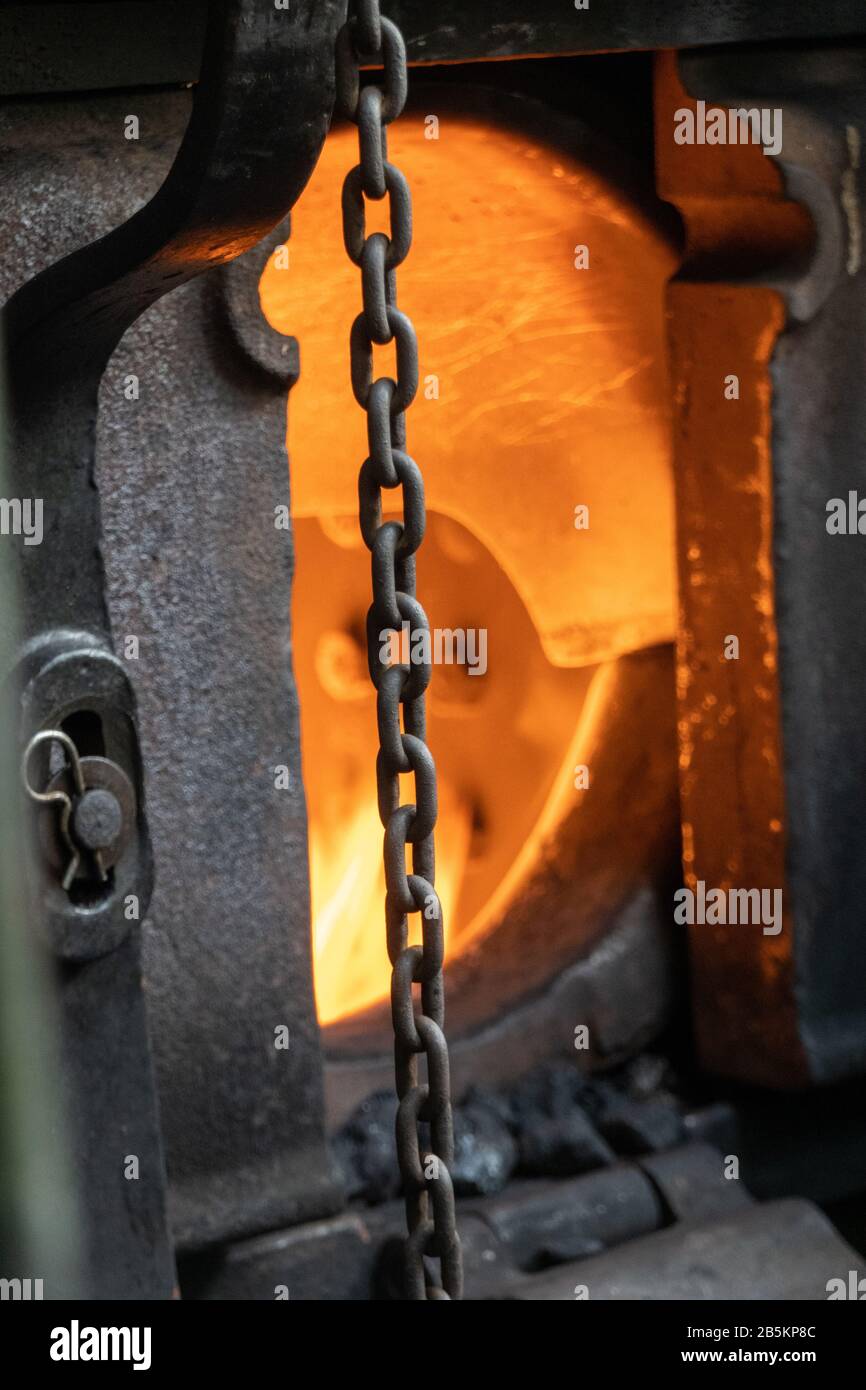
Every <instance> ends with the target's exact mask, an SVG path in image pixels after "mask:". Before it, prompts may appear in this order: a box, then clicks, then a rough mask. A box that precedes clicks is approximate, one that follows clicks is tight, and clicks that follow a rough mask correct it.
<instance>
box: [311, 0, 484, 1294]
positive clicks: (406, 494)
mask: <svg viewBox="0 0 866 1390" xmlns="http://www.w3.org/2000/svg"><path fill="white" fill-rule="evenodd" d="M362 64H366V65H368V66H369V65H373V66H377V67H380V68H381V69H382V73H381V85H375V84H365V85H363V86H362V84H361V77H360V68H361V66H362ZM336 84H337V104H338V108H339V109H340V110H341V111H342V114H343V115H344V116H347V117H348V119H349V120H350V121H353V122H354V124H355V125H357V127H358V145H359V161H360V162H359V163H358V164H357V165H356V166H355V168H354V169H350V171H349V173H348V174H347V175H346V179H345V182H344V184H343V198H342V206H343V240H344V242H345V245H346V252H347V254H348V256H349V258H350V260H352V261H353V262H354V263H355V265H357V266H359V267H360V270H361V293H362V302H363V310H362V312H361V313H360V314H359V315H358V317H357V318H356V319H355V322H354V323H353V324H352V331H351V335H350V340H349V341H350V362H351V375H352V390H353V392H354V394H355V399H356V400H357V401H358V403H359V405H361V406H362V407H363V409H364V410H365V411H366V412H367V435H368V447H369V455H368V457H367V458H366V459H365V461H364V464H363V466H362V468H361V472H360V476H359V478H358V504H359V514H360V523H361V534H362V536H363V538H364V541H365V543H366V545H367V547H368V549H369V550H370V552H371V561H372V586H373V602H372V604H371V606H370V609H369V612H368V614H367V655H368V661H369V667H370V678H371V680H372V682H373V684H374V686H375V687H376V717H377V722H378V728H379V755H378V758H377V760H376V787H377V793H378V801H379V815H380V817H381V820H382V824H383V825H384V827H385V846H384V857H385V884H386V890H387V891H386V895H385V927H386V937H387V944H388V956H389V958H390V961H391V966H392V974H391V1013H392V1018H393V1022H394V1064H395V1074H396V1087H397V1097H398V1101H399V1105H398V1110H397V1153H398V1157H399V1162H400V1174H401V1178H402V1182H403V1192H404V1195H405V1200H406V1221H407V1226H408V1232H409V1234H408V1237H407V1239H406V1242H405V1245H404V1255H405V1292H406V1296H407V1298H411V1299H421V1300H424V1299H440V1298H452V1299H453V1298H460V1297H461V1295H462V1286H463V1268H462V1257H461V1251H460V1240H459V1237H458V1235H457V1227H456V1220H455V1212H454V1187H453V1184H452V1181H451V1174H450V1171H449V1169H450V1167H451V1166H452V1164H453V1162H454V1133H453V1125H452V1119H451V1083H450V1074H449V1064H448V1045H447V1043H446V1041H445V1035H444V1032H443V1025H444V1021H445V1008H444V989H443V981H442V965H443V958H444V932H443V920H442V906H441V903H440V901H439V897H438V895H437V893H436V888H435V879H436V873H435V857H434V850H433V830H434V827H435V825H436V813H437V797H436V767H435V764H434V762H433V757H432V755H431V753H430V750H429V748H428V747H427V743H426V739H425V713H424V692H425V690H426V688H427V685H428V684H429V681H430V674H431V672H430V664H429V661H424V662H420V663H419V662H417V661H410V662H407V663H405V664H395V663H394V662H392V661H384V660H383V659H382V648H383V645H384V644H385V643H386V642H389V641H390V642H391V644H392V645H393V644H394V643H396V642H400V644H401V646H402V645H403V644H404V643H405V637H404V632H405V633H407V635H408V642H409V648H408V649H409V653H410V654H414V652H415V650H416V645H417V636H418V634H419V633H422V634H429V630H430V629H429V624H428V622H427V616H426V614H425V612H424V610H423V608H422V607H421V605H420V603H419V602H418V600H417V598H416V597H415V559H414V556H415V552H416V551H417V549H418V547H419V545H420V544H421V541H422V539H423V536H424V525H425V512H424V483H423V480H422V477H421V472H420V470H419V468H418V466H417V464H416V463H415V462H414V461H413V460H412V459H411V458H410V457H409V455H408V454H407V453H406V452H405V445H406V423H405V414H404V412H405V411H406V410H407V408H408V407H409V406H410V405H411V404H412V400H413V398H414V396H415V392H416V391H417V389H418V344H417V341H416V338H415V330H414V328H413V326H412V322H411V320H410V319H409V318H408V317H407V316H406V314H404V313H401V311H400V310H399V309H398V308H397V283H396V276H395V273H394V272H395V271H396V269H397V267H398V266H399V265H401V264H402V262H403V261H404V260H405V258H406V255H407V254H408V251H409V247H410V246H411V243H412V200H411V196H410V193H409V185H408V184H407V182H406V180H405V178H404V177H403V175H402V174H401V173H400V171H399V169H396V168H395V167H394V165H393V164H391V163H389V161H388V141H387V127H388V125H390V123H391V122H392V121H393V120H395V119H396V118H397V116H399V115H400V112H401V111H402V110H403V106H404V105H405V102H406V91H407V73H406V48H405V45H404V43H403V38H402V35H401V33H400V31H399V29H398V28H397V27H396V25H395V24H393V23H392V22H391V21H390V20H389V19H385V18H384V16H383V15H381V14H380V13H379V3H378V0H350V3H349V17H348V20H347V22H346V23H345V24H344V25H343V27H342V28H341V30H340V32H339V34H338V35H337V45H336ZM385 197H387V198H388V200H389V214H390V235H389V236H385V234H384V233H382V232H374V233H373V234H372V235H371V236H369V237H368V236H367V234H366V207H365V200H366V199H368V198H369V199H373V200H377V201H381V200H382V199H383V198H385ZM392 342H393V343H394V345H395V350H396V357H397V374H396V380H394V379H392V378H391V377H380V378H378V379H376V380H375V381H374V380H373V345H374V344H376V345H380V346H381V345H384V344H387V343H392ZM383 488H388V489H395V488H399V489H400V491H401V497H402V504H403V521H402V522H394V521H387V522H384V523H383V521H382V489H383ZM404 625H405V626H404ZM401 654H402V653H401ZM401 707H402V726H401ZM408 774H411V775H412V777H413V779H414V783H415V800H414V803H406V804H403V805H401V804H400V776H401V775H408ZM407 845H409V846H411V851H412V872H411V873H408V872H407V869H406V848H407ZM416 912H417V913H419V914H420V923H421V944H420V945H410V944H409V924H408V916H409V914H410V913H416ZM415 986H420V1010H416V1001H415V995H414V989H415ZM420 1057H424V1059H425V1062H426V1073H427V1074H426V1084H422V1083H421V1082H420V1080H419V1070H418V1060H419V1058H420ZM428 1133H429V1142H428V1141H427V1140H426V1137H425V1136H426V1135H427V1134H428ZM434 1261H438V1264H439V1276H440V1278H439V1282H438V1283H437V1282H435V1280H434V1277H433V1276H432V1274H431V1272H430V1271H431V1265H432V1262H434Z"/></svg>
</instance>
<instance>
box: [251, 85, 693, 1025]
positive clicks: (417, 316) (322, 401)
mask: <svg viewBox="0 0 866 1390" xmlns="http://www.w3.org/2000/svg"><path fill="white" fill-rule="evenodd" d="M437 100H440V98H439V97H438V96H437ZM441 104H442V102H441V101H440V105H441ZM439 134H440V138H439V139H438V140H435V141H431V140H428V139H425V125H424V120H423V116H418V117H417V118H415V119H414V120H413V118H412V117H404V119H403V120H402V121H401V122H399V123H398V124H397V125H396V126H395V127H394V128H393V130H392V131H390V132H389V140H390V142H391V147H392V152H393V157H394V160H395V162H396V163H398V164H399V165H400V167H401V168H402V169H403V170H404V172H405V173H406V175H407V177H408V179H409V183H410V185H411V187H412V190H413V198H414V208H415V225H416V236H415V244H414V246H413V250H412V252H411V254H410V256H409V258H408V260H407V261H406V263H405V266H404V267H403V270H402V275H401V280H400V295H401V304H403V306H404V307H405V309H406V311H407V312H408V313H409V314H410V316H411V317H412V319H413V321H414V322H415V325H416V327H417V330H418V337H419V343H420V350H421V354H422V359H421V389H420V390H419V394H418V397H417V399H416V402H415V403H414V405H413V407H412V409H411V411H410V413H409V415H408V417H407V423H408V430H409V451H410V453H411V454H412V455H413V457H415V458H416V459H417V461H418V463H419V464H420V466H421V468H422V471H423V473H424V476H425V481H426V490H427V505H428V509H429V519H428V520H429V524H428V534H427V538H426V540H425V543H424V545H423V547H422V549H421V551H420V552H419V557H418V577H419V584H418V588H419V596H420V597H421V599H422V602H423V604H424V607H425V609H426V610H427V613H428V615H429V617H430V621H431V625H433V626H435V627H440V628H452V629H453V628H459V629H464V630H468V629H473V630H481V629H483V630H484V633H485V636H486V640H487V651H488V669H487V671H486V673H485V674H484V675H483V676H482V675H480V674H479V675H478V676H476V677H474V678H473V677H472V676H470V674H469V671H468V669H467V667H466V666H465V665H463V666H460V665H457V664H442V665H435V666H434V672H433V680H432V683H431V686H430V690H429V692H428V713H429V717H428V737H429V742H430V746H431V749H432V752H433V754H434V757H435V758H436V762H437V768H438V772H439V801H440V812H439V822H438V826H437V831H436V844H437V875H436V886H437V890H438V892H439V894H440V897H441V900H442V905H443V911H444V920H445V930H446V941H447V944H448V948H449V952H450V954H453V953H454V952H455V951H458V950H460V949H461V947H462V946H463V945H464V944H465V943H466V942H467V941H468V940H469V939H470V938H477V937H478V936H479V935H480V934H482V933H483V932H484V931H485V930H486V929H487V928H488V927H490V926H491V925H492V924H493V923H494V922H495V919H496V916H497V915H498V914H501V912H502V911H503V910H505V909H507V902H508V899H509V897H510V896H511V895H512V894H513V893H514V892H515V891H516V890H517V889H518V888H519V886H520V883H521V882H522V881H523V880H524V879H525V877H526V875H527V874H528V873H529V871H530V869H531V867H532V864H533V862H534V861H535V859H536V857H537V855H538V853H539V852H540V851H541V849H542V848H543V843H544V840H545V838H546V836H547V835H548V834H549V833H550V831H551V830H552V829H553V828H554V826H555V823H556V817H557V816H558V815H561V814H562V813H563V812H564V809H566V808H567V807H568V806H570V805H571V804H573V797H574V796H575V795H577V794H579V793H577V792H576V791H575V788H574V779H573V775H572V774H573V762H574V760H575V759H576V758H578V756H579V754H580V745H581V742H582V741H583V742H585V741H586V736H587V719H589V716H590V713H591V711H592V712H593V713H592V720H591V722H592V723H593V728H594V729H597V725H598V699H599V691H600V690H601V689H602V686H603V681H602V685H599V680H600V679H601V678H602V673H603V670H604V665H603V664H604V663H606V662H608V661H609V660H610V659H612V658H614V657H615V656H617V655H618V654H620V653H622V652H624V651H629V650H634V649H636V648H638V647H640V646H644V645H648V644H650V643H654V642H660V641H668V640H670V639H671V637H672V634H673V626H674V615H673V595H674V591H675V590H674V579H673V553H674V548H673V534H672V500H671V489H670V474H669V459H668V443H667V433H666V421H665V419H664V416H663V413H662V412H661V411H660V409H659V402H660V401H661V400H663V399H664V395H665V392H664V385H663V372H664V366H663V349H662V342H663V329H662V286H663V283H664V281H665V279H666V277H667V275H668V274H669V273H670V270H671V256H670V253H669V251H668V249H667V248H666V246H665V245H664V244H663V242H662V241H661V239H660V237H659V236H658V235H657V233H656V232H655V231H654V230H653V229H652V228H651V226H650V225H649V224H648V223H646V222H645V221H643V220H642V218H641V216H640V215H639V214H637V213H636V212H635V211H634V209H633V208H632V207H631V206H630V205H629V204H628V202H627V201H626V200H625V199H624V198H623V197H621V196H620V195H619V194H618V192H617V191H616V190H615V189H613V188H612V187H610V186H609V185H607V184H605V183H604V182H603V181H602V180H601V179H600V178H599V177H597V176H596V175H595V174H593V173H591V172H590V171H589V169H588V168H587V167H586V166H584V165H581V164H579V163H578V162H576V161H575V160H574V159H572V158H571V157H570V156H567V155H566V154H564V153H563V152H562V151H560V150H554V149H552V148H547V147H546V146H543V145H541V144H539V143H537V142H535V141H531V140H529V139H527V138H526V137H525V136H523V135H521V134H519V133H517V132H515V131H512V130H507V129H505V128H501V127H499V126H496V125H492V124H491V125H485V124H483V123H480V122H477V121H475V120H470V119H466V118H463V117H461V116H458V115H455V116H453V117H450V118H449V117H447V116H442V117H441V118H440V125H439ZM355 140H356V136H355V133H354V132H352V131H348V130H337V131H335V132H333V133H332V135H331V136H330V137H329V139H328V141H327V144H326V147H325V150H324V153H323V156H322V159H321V161H320V164H319V166H318V168H317V170H316V173H315V175H314V178H313V181H312V183H311V184H310V186H309V187H308V189H307V190H306V192H305V193H304V195H303V197H302V198H301V200H300V202H299V204H298V207H297V209H296V211H295V213H294V214H293V226H292V240H291V242H290V243H289V253H290V254H289V256H288V257H286V256H285V255H284V256H283V257H282V258H279V259H277V258H274V259H272V261H271V262H270V263H269V265H268V267H267V269H266V271H265V274H264V276H263V279H262V285H261V296H262V305H263V308H264V311H265V313H266V315H267V317H268V318H269V320H270V321H271V323H272V324H273V325H274V326H275V327H276V328H278V329H280V330H281V331H283V332H285V333H291V334H294V335H296V336H297V337H298V339H299V341H300V344H301V378H300V381H299V382H298V385H297V386H296V387H295V388H294V390H293V391H292V393H291V398H290V403H289V449H290V455H291V468H292V492H293V515H294V518H295V542H296V556H297V563H296V574H295V588H294V602H293V606H294V612H293V633H294V663H295V672H296V676H297V680H298V687H299V694H300V706H301V733H302V754H303V763H304V784H305V787H306V792H307V799H308V809H309V825H310V870H311V884H312V900H313V920H314V930H313V952H314V965H315V980H316V999H317V1006H318V1011H319V1017H320V1020H321V1021H322V1022H323V1023H328V1022H331V1021H334V1020H336V1019H338V1018H341V1017H343V1016H344V1015H346V1014H349V1013H352V1012H355V1011H357V1010H359V1009H362V1008H364V1007H366V1006H367V1005H369V1004H371V1003H374V1002H375V1001H376V1000H378V999H381V998H382V997H383V996H385V995H386V994H387V992H388V988H389V979H390V967H389V963H388V958H387V953H386V950H385V936H384V916H383V903H384V893H385V884H384V873H383V870H382V867H381V850H382V827H381V825H380V822H379V817H378V812H377V808H376V796H375V772H374V768H375V755H376V748H377V738H376V716H375V696H374V692H373V690H372V687H371V685H370V682H369V677H368V675H367V670H366V654H365V651H364V635H363V634H364V621H365V614H366V609H367V606H368V604H369V601H370V600H369V591H370V562H369V554H368V552H367V550H366V549H365V547H364V546H363V543H362V541H361V539H360V536H359V534H358V530H357V521H356V519H355V509H356V505H357V499H356V486H357V482H356V480H357V471H358V468H359V466H360V464H361V462H362V461H363V459H364V456H365V452H366V450H365V433H364V421H363V414H362V412H361V411H360V410H359V409H358V407H357V405H356V404H355V402H354V398H353V397H352V394H351V388H350V385H349V371H348V332H349V325H350V324H351V322H352V319H353V318H354V316H355V315H356V314H357V312H358V310H359V307H360V286H359V282H358V273H357V270H356V268H355V267H354V266H352V265H351V264H350V263H349V262H348V260H347V258H346V256H345V252H344V250H343V246H342V235H341V224H340V187H341V184H342V180H343V177H344V174H345V172H346V171H347V170H348V169H349V168H350V167H351V166H352V164H353V163H355V162H356V149H355V143H354V142H355ZM386 216H387V208H386V207H385V206H384V205H378V206H377V205H376V204H372V205H368V232H370V231H374V230H379V229H382V230H387V226H386V222H385V218H386ZM576 242H580V243H582V244H586V245H588V246H589V248H590V269H589V270H588V271H587V270H578V269H576V258H575V254H574V248H575V243H576ZM376 353H377V356H378V357H379V358H380V359H382V360H378V361H377V363H376V374H377V375H379V374H382V373H385V374H387V373H389V372H390V371H392V370H393V368H392V366H391V365H390V364H391V359H392V353H393V350H392V349H391V348H385V349H379V348H377V349H376ZM386 501H387V495H386ZM578 505H581V506H585V507H588V509H589V512H588V515H589V519H590V524H589V527H588V528H587V529H582V530H579V529H577V528H576V522H575V515H576V508H577V507H578ZM648 537H651V540H650V541H648V539H647V538H648ZM596 670H598V672H599V677H598V679H596V681H595V682H594V683H593V680H592V678H593V673H594V672H595V671H596ZM590 689H592V690H593V692H594V694H593V696H592V697H591V698H590V699H589V704H588V705H586V708H585V704H586V701H587V693H588V691H590ZM593 736H595V735H593ZM583 760H584V761H585V757H584V759H583ZM401 780H402V782H403V783H404V785H403V787H402V799H403V800H408V799H411V778H404V779H401ZM416 920H417V919H413V918H411V917H410V928H411V927H412V925H413V922H414V921H416Z"/></svg>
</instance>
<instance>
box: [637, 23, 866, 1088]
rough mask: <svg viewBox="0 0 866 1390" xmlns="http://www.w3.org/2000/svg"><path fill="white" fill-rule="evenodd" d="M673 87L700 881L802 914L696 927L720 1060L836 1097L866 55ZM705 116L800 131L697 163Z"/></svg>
mask: <svg viewBox="0 0 866 1390" xmlns="http://www.w3.org/2000/svg"><path fill="white" fill-rule="evenodd" d="M659 73H660V80H659V108H658V117H657V151H658V159H659V176H660V191H661V192H662V194H663V195H664V196H666V197H669V198H670V199H671V200H672V201H673V202H674V203H675V204H677V205H678V206H679V207H680V208H681V211H682V213H683V216H684V219H685V221H686V224H687V251H686V258H685V262H684V266H683V269H682V271H681V273H680V276H679V278H678V279H677V280H675V281H674V282H673V283H672V285H671V288H670V301H669V302H670V310H671V313H670V325H671V329H670V331H671V344H672V356H673V371H674V395H675V399H676V400H677V402H678V410H677V419H676V426H675V439H676V444H675V456H676V461H677V479H678V496H679V508H680V524H679V528H678V534H679V547H680V574H681V594H682V596H683V618H682V623H681V629H680V637H679V661H678V687H679V700H680V711H681V720H680V767H681V782H682V798H683V821H684V856H685V860H684V866H685V870H686V882H687V883H689V884H692V885H694V884H695V883H696V882H698V881H704V882H705V883H706V885H707V889H709V888H710V887H716V886H722V887H723V889H724V888H727V887H729V886H735V887H739V886H743V887H747V888H751V887H760V888H769V889H771V890H773V891H775V890H777V889H778V890H780V891H781V892H782V905H783V919H782V924H781V926H782V929H781V931H780V932H779V933H778V934H765V933H764V932H763V931H762V927H761V925H760V924H758V925H739V926H737V925H733V926H731V925H729V926H727V927H725V926H721V925H715V926H714V925H710V924H697V923H696V924H695V925H694V926H693V927H692V928H691V929H690V937H691V948H692V961H693V970H692V978H693V983H694V1005H693V1009H694V1017H695V1020H696V1028H697V1035H698V1041H699V1047H700V1053H701V1057H702V1060H703V1062H704V1064H705V1065H706V1066H708V1067H709V1068H711V1069H712V1070H714V1071H717V1072H720V1073H723V1074H726V1075H733V1076H737V1077H739V1078H742V1079H748V1080H751V1081H757V1082H759V1083H761V1084H766V1085H771V1086H778V1085H792V1084H797V1083H801V1082H802V1081H804V1080H806V1079H810V1080H819V1081H828V1080H833V1079H836V1078H842V1077H845V1076H850V1075H856V1074H857V1073H859V1072H862V1070H863V1067H864V1065H866V969H864V965H866V953H864V947H863V937H862V931H861V929H860V919H861V915H862V914H861V903H862V901H863V896H864V893H866V854H864V852H863V846H862V843H861V838H860V837H859V835H858V832H857V826H858V824H859V819H860V809H859V808H860V803H861V801H862V787H863V782H864V778H866V733H864V725H863V720H862V705H863V691H864V688H866V638H864V629H863V625H862V623H861V622H860V621H859V593H860V587H861V585H860V579H861V561H860V556H859V546H860V544H861V543H862V542H861V540H860V539H859V538H858V537H857V536H844V535H843V536H834V535H831V534H829V533H828V530H827V526H826V522H827V503H828V501H829V499H831V498H834V497H843V498H845V499H847V498H848V494H849V490H853V491H856V490H857V488H858V487H860V488H861V489H862V488H863V484H864V472H863V466H862V460H861V452H862V451H861V449H860V440H861V438H862V434H863V429H864V418H863V394H862V392H861V390H860V387H859V381H860V377H861V375H862V343H863V331H862V330H863V319H864V311H866V299H864V277H863V270H862V265H861V263H860V262H861V256H862V251H861V233H860V227H859V208H860V207H861V206H862V200H863V196H864V192H866V184H864V163H863V160H862V158H860V154H859V139H860V137H859V134H858V131H859V130H860V129H861V128H862V125H863V120H864V112H863V105H862V103H863V97H862V93H863V78H864V65H863V57H862V52H861V51H860V50H859V49H854V50H844V51H839V50H834V49H826V50H824V51H823V52H821V53H820V54H805V53H800V52H797V51H795V50H791V51H788V52H786V51H779V52H770V51H763V52H762V53H761V54H760V56H758V55H747V54H746V55H742V54H741V55H738V56H737V57H736V59H735V60H734V59H733V58H732V57H726V56H725V55H724V54H717V55H714V56H710V55H702V54H692V55H687V56H685V57H684V58H683V59H682V60H681V63H680V74H679V77H677V76H676V74H675V72H674V68H673V63H672V60H671V59H667V58H666V59H664V60H662V63H661V65H660V69H659ZM698 96H700V97H701V98H703V99H705V100H706V101H708V102H709V103H717V104H720V105H722V106H731V105H733V106H738V105H742V104H746V105H749V106H753V105H758V106H760V107H762V108H766V107H769V108H772V109H775V108H778V109H779V110H780V111H781V112H782V119H783V123H784V124H783V142H782V150H781V153H780V155H779V157H778V159H772V158H767V157H765V156H764V155H763V153H762V152H761V151H760V149H757V148H755V147H743V146H740V147H732V146H729V147H727V148H719V149H718V150H716V151H714V150H712V149H709V148H708V147H705V148H704V149H703V150H702V149H700V148H699V147H697V146H691V147H690V146H676V145H675V144H674V142H673V138H672V129H673V125H672V115H673V109H674V107H676V106H678V105H680V104H681V103H683V102H693V101H694V100H695V99H696V98H697V97H698ZM708 155H709V158H707V156H708ZM750 225H758V226H759V227H760V228H761V229H762V231H761V234H760V235H759V236H757V237H753V238H752V239H751V241H749V240H747V239H746V237H745V236H744V232H746V231H747V229H748V227H749V226H750ZM728 373H736V374H738V376H739V382H740V398H739V399H738V400H736V401H734V400H726V399H725V395H724V379H725V377H726V375H727V374H728ZM710 438H711V439H712V447H711V448H708V447H707V443H708V440H709V439H710ZM728 634H733V635H735V636H737V637H738V639H739V643H740V647H739V657H738V659H734V660H725V659H724V655H723V645H724V643H725V641H726V635H728Z"/></svg>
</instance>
